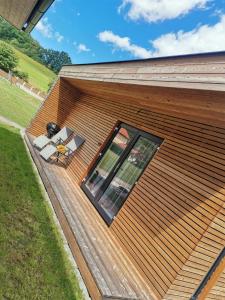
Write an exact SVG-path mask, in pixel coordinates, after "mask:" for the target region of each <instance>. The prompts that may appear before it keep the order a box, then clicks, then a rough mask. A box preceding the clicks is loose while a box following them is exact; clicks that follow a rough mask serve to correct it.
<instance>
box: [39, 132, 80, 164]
mask: <svg viewBox="0 0 225 300" xmlns="http://www.w3.org/2000/svg"><path fill="white" fill-rule="evenodd" d="M84 141H85V139H83V138H82V137H80V136H79V135H75V136H74V137H73V138H72V140H71V141H70V142H69V143H68V144H66V145H58V146H54V145H52V144H50V145H47V146H46V147H45V148H44V149H43V150H41V152H40V155H41V157H42V158H44V159H45V160H46V161H55V160H56V161H58V160H59V159H60V158H63V159H64V162H65V161H67V160H68V159H69V158H70V157H71V156H72V155H73V154H74V153H75V151H76V150H77V149H78V148H79V147H80V146H81V145H82V144H83V143H84ZM60 161H61V160H60Z"/></svg>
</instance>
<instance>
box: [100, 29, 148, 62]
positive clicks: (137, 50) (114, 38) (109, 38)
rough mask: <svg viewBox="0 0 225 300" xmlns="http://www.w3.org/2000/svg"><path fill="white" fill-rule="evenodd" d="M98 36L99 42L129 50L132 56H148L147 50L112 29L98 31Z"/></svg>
mask: <svg viewBox="0 0 225 300" xmlns="http://www.w3.org/2000/svg"><path fill="white" fill-rule="evenodd" d="M98 38H99V40H100V41H101V42H104V43H110V44H112V45H113V47H114V48H116V49H120V50H122V51H128V52H130V53H131V54H132V55H133V56H134V57H138V58H148V57H150V55H151V52H150V51H149V50H147V49H145V48H143V47H140V46H137V45H135V44H132V43H131V41H130V38H129V37H120V36H119V35H116V34H114V33H113V32H112V31H107V30H106V31H103V32H100V33H99V34H98Z"/></svg>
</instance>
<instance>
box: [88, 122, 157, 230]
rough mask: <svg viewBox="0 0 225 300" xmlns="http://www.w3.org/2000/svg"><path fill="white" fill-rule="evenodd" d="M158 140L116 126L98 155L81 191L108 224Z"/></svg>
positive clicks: (149, 135)
mask: <svg viewBox="0 0 225 300" xmlns="http://www.w3.org/2000/svg"><path fill="white" fill-rule="evenodd" d="M161 143H162V139H161V138H159V137H156V136H153V135H151V134H149V133H146V132H144V131H141V130H138V129H136V128H133V127H131V126H128V125H126V124H120V126H119V127H118V128H116V129H115V132H114V134H113V136H112V138H111V140H110V141H109V143H108V145H107V146H106V147H105V149H104V151H103V152H102V153H100V155H99V158H98V160H97V161H96V163H95V165H94V167H93V168H92V170H91V171H90V173H89V174H88V176H87V177H86V178H85V180H84V182H83V183H82V188H83V190H84V191H85V193H86V194H87V196H88V198H89V199H90V200H91V201H92V203H93V204H94V205H95V207H96V208H97V209H98V211H99V212H100V214H101V215H102V217H103V218H104V220H105V221H106V222H107V223H108V224H110V223H111V222H112V220H113V218H114V217H115V216H116V214H117V213H118V211H119V210H120V208H121V207H122V205H123V203H124V201H125V200H126V198H127V196H128V194H129V193H130V191H131V190H132V188H133V186H134V185H135V183H136V182H137V180H138V178H139V177H140V175H141V173H142V172H143V170H144V169H145V167H146V165H147V164H148V162H149V161H150V159H151V158H152V157H153V155H154V154H155V152H156V151H157V149H158V147H159V146H160V144H161Z"/></svg>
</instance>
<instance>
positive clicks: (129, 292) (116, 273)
mask: <svg viewBox="0 0 225 300" xmlns="http://www.w3.org/2000/svg"><path fill="white" fill-rule="evenodd" d="M32 140H33V137H32V136H31V135H27V136H26V142H27V145H28V147H29V150H30V153H31V155H32V157H33V160H34V162H35V164H36V166H37V168H38V171H39V174H40V176H41V178H42V180H43V183H44V185H45V188H46V190H47V192H48V195H49V197H50V200H51V202H52V205H53V207H54V210H55V212H56V215H57V217H58V219H59V222H60V224H61V226H62V229H63V231H64V234H65V236H66V238H67V241H68V243H69V246H70V248H71V251H72V253H73V255H74V257H75V259H76V262H77V264H78V267H79V268H80V269H81V271H82V275H83V276H84V275H85V277H86V278H84V279H85V281H86V283H88V285H89V286H88V289H89V290H91V291H92V295H93V294H94V295H95V296H94V297H95V298H94V299H118V300H119V299H124V300H125V299H131V300H134V299H155V297H154V296H153V294H152V292H151V290H150V288H149V287H148V286H147V285H146V284H145V282H144V281H143V280H142V279H141V276H140V274H139V273H138V271H137V270H136V268H135V267H134V266H133V264H132V262H131V261H130V260H129V258H128V257H127V255H125V253H124V251H123V249H122V248H121V246H120V245H119V243H118V241H116V239H115V237H113V235H112V234H111V233H110V232H109V230H108V226H107V225H106V224H105V222H104V221H103V220H102V218H101V217H100V216H99V214H98V212H97V211H96V209H95V208H94V207H93V205H92V204H91V202H90V201H89V200H88V198H87V197H86V196H85V194H84V192H83V191H82V190H81V189H80V187H79V185H78V184H77V183H76V182H74V181H72V179H71V177H70V176H69V175H68V173H67V171H66V169H65V168H63V167H60V166H59V165H56V164H51V163H47V162H45V161H44V160H43V159H42V158H41V157H40V155H39V152H38V150H36V149H35V148H34V147H33V145H32ZM87 211H88V212H89V213H88V215H87V213H86V212H87ZM93 279H94V280H93ZM151 294H152V298H149V295H151Z"/></svg>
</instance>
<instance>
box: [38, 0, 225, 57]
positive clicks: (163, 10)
mask: <svg viewBox="0 0 225 300" xmlns="http://www.w3.org/2000/svg"><path fill="white" fill-rule="evenodd" d="M32 36H33V37H34V38H35V39H37V40H38V41H39V43H40V44H41V45H42V46H44V47H46V48H53V49H56V50H60V51H61V50H63V51H66V52H68V53H69V55H70V57H71V58H72V61H73V63H91V62H101V61H115V60H129V59H138V58H148V57H157V56H167V55H179V54H189V53H199V52H212V51H222V50H225V0H86V1H85V0H56V1H55V2H54V4H53V5H52V6H51V8H50V9H49V10H48V12H47V13H46V14H45V16H44V17H43V18H42V20H41V21H40V22H39V23H38V25H37V26H36V28H35V29H34V30H33V32H32Z"/></svg>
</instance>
